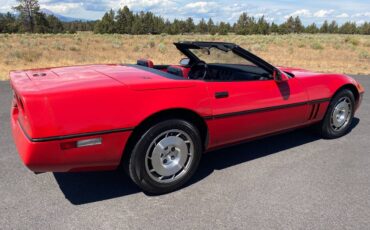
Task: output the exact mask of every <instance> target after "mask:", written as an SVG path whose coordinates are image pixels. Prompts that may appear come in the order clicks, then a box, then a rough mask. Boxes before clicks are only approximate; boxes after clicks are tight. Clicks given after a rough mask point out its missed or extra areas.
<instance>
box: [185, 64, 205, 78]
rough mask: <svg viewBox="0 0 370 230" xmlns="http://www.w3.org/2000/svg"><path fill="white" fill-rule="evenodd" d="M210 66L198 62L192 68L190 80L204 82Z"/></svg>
mask: <svg viewBox="0 0 370 230" xmlns="http://www.w3.org/2000/svg"><path fill="white" fill-rule="evenodd" d="M207 72H208V65H207V63H205V62H204V61H198V62H196V63H194V64H193V65H192V66H191V67H190V71H189V78H190V79H201V80H204V79H205V78H206V76H207Z"/></svg>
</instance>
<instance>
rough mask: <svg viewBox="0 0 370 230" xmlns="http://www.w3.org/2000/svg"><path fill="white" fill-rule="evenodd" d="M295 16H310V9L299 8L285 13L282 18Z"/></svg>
mask: <svg viewBox="0 0 370 230" xmlns="http://www.w3.org/2000/svg"><path fill="white" fill-rule="evenodd" d="M296 16H304V17H310V16H311V11H309V10H307V9H301V10H297V11H294V12H293V13H291V14H288V15H286V16H285V17H284V18H290V17H296Z"/></svg>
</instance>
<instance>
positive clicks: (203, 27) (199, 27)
mask: <svg viewBox="0 0 370 230" xmlns="http://www.w3.org/2000/svg"><path fill="white" fill-rule="evenodd" d="M197 32H198V33H201V34H206V33H207V32H208V27H207V23H206V21H205V20H204V18H202V19H201V20H200V22H199V23H198V25H197Z"/></svg>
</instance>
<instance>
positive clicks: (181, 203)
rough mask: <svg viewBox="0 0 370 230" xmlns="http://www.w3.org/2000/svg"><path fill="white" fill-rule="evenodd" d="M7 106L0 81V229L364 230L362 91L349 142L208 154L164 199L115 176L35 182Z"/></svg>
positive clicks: (290, 141)
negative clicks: (15, 139)
mask: <svg viewBox="0 0 370 230" xmlns="http://www.w3.org/2000/svg"><path fill="white" fill-rule="evenodd" d="M356 79H358V80H359V81H360V82H361V83H362V84H363V85H364V86H365V88H367V89H368V90H370V77H366V76H358V77H356ZM10 100H11V92H10V89H9V87H8V83H7V82H0V199H1V201H0V229H214V228H215V229H345V228H346V229H370V94H369V93H368V94H365V98H364V102H363V105H362V108H361V109H360V111H359V113H358V114H357V116H356V117H357V118H356V120H355V124H354V125H353V126H354V128H353V130H352V132H351V133H350V134H349V135H347V136H345V137H343V138H341V139H337V140H330V141H329V140H322V139H320V138H318V137H317V136H315V135H314V134H312V133H310V132H309V131H307V130H299V131H295V132H292V133H288V134H284V135H280V136H276V137H271V138H267V139H264V140H260V141H255V142H252V143H248V144H244V145H239V146H236V147H232V148H228V149H224V150H220V151H217V152H213V153H211V154H207V155H205V156H204V157H203V159H202V162H201V165H200V169H199V171H198V172H197V174H196V176H195V179H194V180H192V181H191V183H190V184H189V185H188V186H187V187H186V188H184V189H182V190H179V191H177V192H174V193H171V194H167V195H163V196H147V195H145V194H143V193H142V192H140V191H139V190H138V189H137V188H136V187H135V186H134V185H133V184H132V183H131V182H130V181H129V180H128V178H127V177H126V176H123V175H121V174H119V173H117V172H100V173H79V174H60V173H57V174H53V173H44V174H41V175H34V174H33V173H32V172H30V171H29V170H27V169H26V168H25V167H24V166H23V165H22V162H21V161H20V159H19V158H18V154H17V152H16V149H15V146H14V144H13V141H12V138H11V133H10V124H9V112H8V111H9V108H10Z"/></svg>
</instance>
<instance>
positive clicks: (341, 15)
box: [337, 13, 349, 18]
mask: <svg viewBox="0 0 370 230" xmlns="http://www.w3.org/2000/svg"><path fill="white" fill-rule="evenodd" d="M348 17H349V15H348V14H347V13H343V14H339V15H337V18H348Z"/></svg>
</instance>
